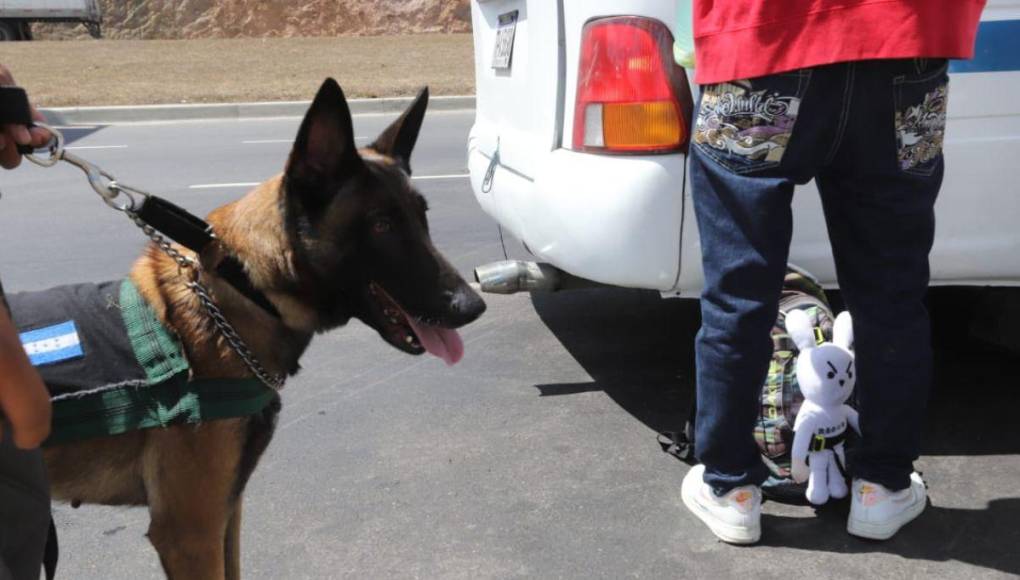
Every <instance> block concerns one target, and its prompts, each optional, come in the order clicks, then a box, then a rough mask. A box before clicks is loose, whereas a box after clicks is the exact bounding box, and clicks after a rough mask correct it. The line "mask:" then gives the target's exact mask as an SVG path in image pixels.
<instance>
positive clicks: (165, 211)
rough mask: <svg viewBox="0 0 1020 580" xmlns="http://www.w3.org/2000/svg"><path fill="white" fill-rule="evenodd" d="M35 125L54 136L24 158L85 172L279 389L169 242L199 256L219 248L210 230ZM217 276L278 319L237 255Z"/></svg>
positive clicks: (192, 263) (254, 368)
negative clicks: (171, 263) (40, 152)
mask: <svg viewBox="0 0 1020 580" xmlns="http://www.w3.org/2000/svg"><path fill="white" fill-rule="evenodd" d="M35 126H37V127H41V128H43V129H46V130H47V131H49V132H50V134H51V135H52V136H53V138H52V139H51V141H50V142H49V143H48V144H47V145H46V146H45V149H46V150H48V152H49V155H48V156H46V157H40V156H39V155H37V154H36V152H34V151H28V152H25V151H23V153H24V156H25V158H26V159H28V160H29V161H31V162H32V163H35V164H36V165H38V166H40V167H53V166H54V165H56V164H57V163H59V162H61V161H63V162H65V163H68V164H70V165H73V166H75V167H77V168H79V169H81V170H82V171H83V172H84V173H85V176H86V178H87V179H88V181H89V185H90V186H92V189H93V190H94V191H95V192H96V193H97V194H99V197H100V198H102V200H103V202H104V203H105V204H106V205H107V206H109V207H110V208H112V209H115V210H117V211H119V212H121V213H123V214H125V215H126V216H127V217H128V218H129V219H131V221H132V222H134V224H135V225H136V226H138V228H139V229H141V230H142V232H143V233H144V234H145V235H146V236H147V237H148V238H149V239H150V240H152V242H153V243H155V244H156V246H157V247H158V248H159V249H160V250H161V251H162V252H163V253H164V254H166V255H167V256H169V257H170V258H171V259H172V260H173V261H174V262H175V263H176V264H177V266H178V269H179V270H180V271H181V273H182V274H183V273H187V276H188V278H189V279H188V282H187V284H186V285H187V287H188V289H189V290H191V291H192V293H194V294H195V297H196V298H198V301H199V304H201V305H202V309H203V310H204V311H205V313H206V315H207V316H208V317H209V318H210V319H211V320H212V321H213V324H214V325H215V326H216V329H217V330H218V331H219V332H220V334H221V335H223V338H224V339H226V341H227V343H228V344H229V345H230V348H231V349H232V350H233V351H234V352H235V353H236V354H237V355H238V356H239V357H241V360H242V361H244V364H245V366H247V367H248V370H249V371H251V373H252V374H253V375H255V377H256V378H258V379H259V380H260V381H262V383H264V384H265V385H266V386H267V387H269V388H271V389H273V390H274V391H279V390H280V389H282V388H283V383H284V380H285V377H284V375H274V374H270V373H269V372H268V371H267V370H266V369H265V367H263V366H262V363H261V362H259V360H258V358H257V357H256V356H255V354H254V353H253V352H252V351H251V349H250V348H248V345H247V344H246V343H245V342H244V340H243V339H242V338H241V336H240V335H239V334H238V333H237V330H236V329H235V328H234V326H233V325H232V324H230V322H229V321H228V320H227V319H226V317H225V316H224V315H223V311H222V310H221V309H220V307H219V306H218V305H217V304H216V301H215V300H214V299H213V297H212V293H211V292H210V290H209V288H208V287H206V286H205V285H204V284H202V282H201V272H202V267H201V264H200V263H199V262H198V260H196V259H195V258H192V257H190V256H186V255H184V254H182V253H181V252H180V251H178V250H177V249H176V248H174V246H173V244H172V243H171V240H172V241H175V242H177V243H179V244H180V245H182V246H184V247H186V248H188V249H190V250H192V251H193V252H195V253H196V255H200V254H201V253H202V251H203V250H205V249H206V248H208V247H209V246H210V245H212V244H221V242H220V241H219V239H218V238H217V237H216V235H215V233H214V232H213V230H212V226H210V225H209V224H208V223H206V222H205V220H203V219H201V218H199V217H197V216H195V215H194V214H192V213H190V212H188V211H187V210H185V209H184V208H181V207H180V206H178V205H175V204H173V203H171V202H169V201H167V200H165V199H163V198H161V197H158V196H156V195H153V194H151V193H148V192H146V191H144V190H142V189H139V188H137V187H132V186H130V185H127V184H125V183H121V182H119V181H117V180H116V179H115V178H114V177H113V175H112V174H110V173H108V172H107V171H106V170H104V169H102V168H101V167H99V166H98V165H95V164H93V163H90V162H88V161H86V160H85V159H82V158H81V157H78V156H77V155H74V154H72V153H69V152H68V151H67V149H65V147H64V135H63V134H62V133H61V132H60V131H58V130H56V129H54V128H52V127H49V126H47V125H44V124H42V123H35ZM221 246H222V244H221ZM215 273H216V274H217V275H218V276H220V277H221V278H223V279H224V281H226V282H227V283H228V284H230V285H231V286H232V287H233V288H234V289H235V290H237V291H238V292H239V293H240V294H241V295H242V296H244V297H245V298H247V299H248V300H250V301H252V302H253V303H254V304H256V305H257V306H259V307H260V308H262V310H264V311H265V312H267V313H268V314H270V315H271V316H274V317H275V318H280V313H279V311H277V309H276V308H275V307H274V306H273V304H272V302H270V301H269V299H268V298H267V297H266V295H265V294H263V293H262V292H261V291H259V290H258V289H257V288H255V286H254V285H253V284H252V283H251V280H250V279H249V278H248V276H247V275H246V274H245V273H244V268H243V266H242V265H241V263H240V262H239V261H238V260H237V259H236V258H235V257H233V256H232V255H230V254H229V253H227V255H226V257H225V258H224V259H223V260H221V261H220V263H219V265H217V267H216V270H215Z"/></svg>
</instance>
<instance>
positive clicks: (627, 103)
mask: <svg viewBox="0 0 1020 580" xmlns="http://www.w3.org/2000/svg"><path fill="white" fill-rule="evenodd" d="M471 8H472V23H473V25H474V42H475V74H476V79H477V109H476V120H475V124H474V127H473V128H472V131H471V134H470V137H469V141H468V167H469V171H470V174H471V185H472V188H473V190H474V194H475V197H476V198H477V200H478V203H479V204H481V207H482V208H483V209H484V210H485V212H486V213H488V214H489V215H490V216H492V217H493V218H494V219H495V220H496V221H497V222H499V224H500V226H501V228H502V230H503V231H505V232H508V233H510V234H512V236H513V237H514V238H516V239H517V240H519V241H520V242H523V247H524V248H525V249H526V250H527V252H530V254H531V256H532V257H529V258H527V259H526V260H522V261H507V262H500V263H496V264H489V265H485V266H482V267H480V268H478V269H477V270H476V276H477V277H478V278H479V282H481V284H482V288H483V290H488V291H496V292H504V293H507V292H514V291H519V290H535V289H558V288H562V287H568V286H570V285H571V284H584V283H585V282H586V281H591V282H596V283H599V284H605V285H612V286H623V287H630V288H647V289H654V290H658V291H660V292H662V293H663V294H664V295H668V296H677V295H679V296H688V297H697V296H698V294H699V292H700V290H701V286H702V281H703V279H702V272H701V256H700V246H699V241H698V232H697V224H696V223H695V220H694V212H693V209H692V204H691V200H690V185H689V184H688V183H687V180H686V146H687V141H688V138H689V135H690V126H689V124H690V122H691V109H692V107H693V104H694V103H695V102H696V89H697V87H696V86H694V85H693V84H692V83H690V82H689V81H688V78H689V77H688V73H689V72H690V71H686V70H684V69H683V68H681V67H679V66H677V65H676V64H675V62H674V60H673V58H672V49H673V47H672V45H673V37H674V34H675V33H676V30H675V26H676V25H677V22H678V21H679V19H678V16H677V15H678V9H679V8H680V0H471ZM950 72H951V75H950V76H951V87H952V88H951V93H950V99H949V101H950V102H949V127H948V131H947V140H946V143H945V154H946V157H947V173H946V177H945V181H944V184H943V188H942V192H941V195H940V198H939V202H938V206H937V219H938V231H937V238H936V241H935V246H934V249H933V251H932V254H931V265H932V269H931V272H932V284H933V285H952V286H999V287H1020V180H1018V178H1017V176H1018V173H1017V171H1018V168H1020V99H1018V98H1017V97H1016V96H1017V95H1018V94H1020V2H1017V1H1016V0H990V1H989V2H988V5H987V8H986V10H985V13H984V15H983V17H982V23H981V29H980V32H979V36H978V50H977V56H976V58H975V59H974V60H972V61H967V62H960V61H956V62H953V63H952V66H951V69H950ZM794 222H795V226H794V227H795V232H794V239H793V244H792V248H791V261H792V262H793V263H795V264H797V265H799V266H801V267H803V268H805V269H806V270H808V271H809V272H811V273H812V274H814V275H815V276H817V277H818V278H819V279H820V280H821V281H822V282H823V284H825V285H826V286H828V287H834V286H835V284H836V276H835V268H834V265H833V260H832V254H831V251H830V248H829V241H828V234H827V232H826V228H825V221H824V219H823V218H822V210H821V204H820V201H819V198H818V194H817V191H816V190H815V188H814V185H813V184H810V185H808V186H805V187H803V188H799V189H798V191H797V195H796V196H795V202H794ZM506 249H508V250H509V251H511V252H513V251H514V250H513V248H506ZM1014 293H1015V291H1014ZM1016 302H1017V304H1020V300H1018V301H1016Z"/></svg>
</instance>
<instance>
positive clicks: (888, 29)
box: [694, 0, 985, 84]
mask: <svg viewBox="0 0 1020 580" xmlns="http://www.w3.org/2000/svg"><path fill="white" fill-rule="evenodd" d="M984 5H985V0H694V46H695V54H696V56H697V67H696V69H695V81H697V82H698V83H699V84H711V83H719V82H724V81H732V80H736V79H744V78H753V77H758V76H763V75H768V74H774V73H780V72H784V71H789V70H795V69H800V68H807V67H812V66H818V65H824V64H832V63H836V62H846V61H853V60H868V59H878V58H913V57H927V58H971V57H972V56H973V55H974V37H975V35H976V34H977V25H978V21H979V20H980V19H981V10H982V8H984Z"/></svg>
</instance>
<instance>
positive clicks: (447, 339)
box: [407, 316, 464, 366]
mask: <svg viewBox="0 0 1020 580" xmlns="http://www.w3.org/2000/svg"><path fill="white" fill-rule="evenodd" d="M407 321H408V322H409V323H410V324H411V329H412V330H414V333H415V334H416V335H418V340H420V341H421V345H422V346H423V347H424V348H425V350H426V351H428V353H429V354H431V355H433V356H437V357H439V358H441V359H443V360H444V361H445V362H446V364H448V365H451V366H452V365H455V364H457V363H458V362H460V359H462V358H464V341H463V340H461V339H460V334H459V333H458V332H457V331H456V330H451V329H449V328H439V327H436V326H425V325H423V324H418V323H417V322H415V320H414V319H413V318H412V317H410V316H409V317H408V319H407Z"/></svg>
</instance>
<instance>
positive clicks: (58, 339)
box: [18, 320, 85, 366]
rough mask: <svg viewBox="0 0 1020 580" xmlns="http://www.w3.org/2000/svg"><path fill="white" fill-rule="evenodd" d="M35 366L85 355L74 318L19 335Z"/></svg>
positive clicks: (29, 358)
mask: <svg viewBox="0 0 1020 580" xmlns="http://www.w3.org/2000/svg"><path fill="white" fill-rule="evenodd" d="M18 336H19V337H20V338H21V345H22V346H23V347H24V349H25V353H26V354H27V355H28V360H29V361H31V362H32V365H33V366H41V365H46V364H52V363H58V362H63V361H66V360H72V359H76V358H79V357H82V356H85V352H84V351H83V350H82V348H81V338H79V337H78V328H77V327H76V326H75V324H74V321H73V320H68V321H67V322H61V323H60V324H55V325H53V326H47V327H44V328H38V329H35V330H29V331H28V332H22V333H21V334H19V335H18Z"/></svg>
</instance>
